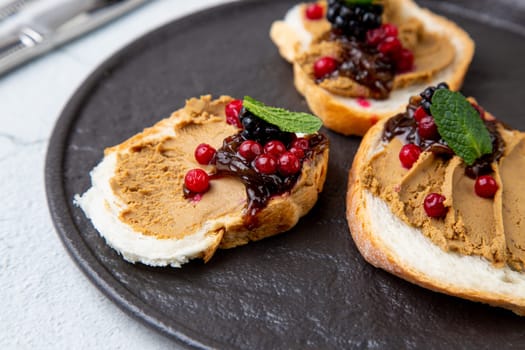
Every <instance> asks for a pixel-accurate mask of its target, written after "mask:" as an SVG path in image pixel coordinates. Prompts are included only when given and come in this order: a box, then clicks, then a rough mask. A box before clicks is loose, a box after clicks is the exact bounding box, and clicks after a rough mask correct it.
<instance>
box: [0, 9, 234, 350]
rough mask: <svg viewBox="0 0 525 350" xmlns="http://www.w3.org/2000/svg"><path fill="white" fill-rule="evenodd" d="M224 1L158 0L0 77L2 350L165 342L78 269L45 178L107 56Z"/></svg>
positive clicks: (124, 346)
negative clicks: (76, 98) (72, 112)
mask: <svg viewBox="0 0 525 350" xmlns="http://www.w3.org/2000/svg"><path fill="white" fill-rule="evenodd" d="M227 1H228V0H192V1H182V0H156V1H149V2H148V3H147V4H146V5H144V6H143V7H141V8H139V9H138V10H136V11H134V12H132V13H130V14H128V15H126V16H124V17H122V18H120V19H117V20H116V21H114V22H113V23H111V24H109V25H107V26H105V27H103V28H100V29H98V30H96V31H94V32H92V33H90V34H88V35H87V36H84V37H83V38H80V39H78V40H76V41H74V42H72V43H69V44H68V45H66V46H63V47H61V48H60V49H58V50H55V51H53V52H51V53H49V54H47V55H46V56H44V57H41V58H39V59H37V60H35V61H33V62H31V63H29V64H27V65H25V66H23V67H21V68H20V69H18V70H16V71H14V72H12V73H10V74H8V75H6V76H3V77H0V106H1V108H2V112H1V115H0V121H1V125H2V126H1V128H0V193H2V196H3V198H2V201H1V204H0V283H1V288H0V306H1V307H0V324H2V329H1V330H0V349H128V350H132V349H167V348H173V347H174V346H175V345H174V343H173V342H172V341H171V340H170V339H168V338H166V337H165V336H163V335H161V334H159V333H157V332H155V331H154V330H151V329H149V328H147V327H146V326H144V325H143V324H142V323H140V322H138V321H137V320H135V319H133V318H131V317H129V316H128V315H127V314H125V313H124V312H123V311H121V310H120V309H119V308H118V307H117V306H116V305H114V304H113V303H112V302H111V301H110V300H109V299H107V298H106V297H105V296H104V295H103V294H102V293H101V292H100V291H99V290H98V289H97V288H96V287H95V286H94V285H92V284H91V282H90V281H89V280H88V279H87V277H86V276H84V274H83V273H82V272H81V271H80V270H79V269H78V268H77V267H76V265H75V263H74V262H73V260H72V259H71V258H70V257H69V256H68V253H67V252H66V250H65V249H64V247H63V246H62V243H61V242H60V239H59V237H58V235H57V234H56V233H55V230H54V228H53V223H52V221H51V218H50V216H49V211H48V207H47V200H46V194H45V186H44V165H45V164H44V163H45V154H46V149H47V145H48V142H49V138H50V135H51V133H52V130H53V127H54V124H55V122H56V120H57V119H58V117H59V115H60V112H61V110H62V108H63V107H64V106H65V104H66V103H67V101H68V99H69V98H70V97H71V96H72V94H73V93H74V91H75V90H76V89H77V88H78V87H79V86H80V84H81V83H82V82H83V81H84V79H85V78H86V77H87V76H88V75H89V74H90V73H91V72H92V71H93V70H94V69H95V68H96V67H97V66H98V65H99V64H100V63H102V62H103V61H104V60H105V59H106V58H108V57H109V56H110V55H111V54H113V53H114V52H115V51H117V50H118V49H120V48H122V47H123V46H125V45H126V44H128V43H130V42H131V41H133V40H134V39H136V38H137V37H139V36H141V35H142V34H144V33H147V32H149V31H151V30H152V29H154V28H157V27H159V26H161V25H162V24H165V23H167V22H169V21H172V20H174V19H177V18H180V17H182V16H184V15H187V14H189V13H191V12H194V11H198V10H200V9H203V8H206V7H209V6H213V5H217V4H220V3H225V2H227Z"/></svg>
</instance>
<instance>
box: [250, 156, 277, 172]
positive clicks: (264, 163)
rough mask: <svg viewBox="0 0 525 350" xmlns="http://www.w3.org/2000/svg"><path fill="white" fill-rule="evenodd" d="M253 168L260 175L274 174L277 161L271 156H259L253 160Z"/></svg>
mask: <svg viewBox="0 0 525 350" xmlns="http://www.w3.org/2000/svg"><path fill="white" fill-rule="evenodd" d="M254 166H255V169H256V170H257V171H258V172H260V173H261V174H267V175H271V174H275V172H276V171H277V160H276V159H275V157H274V156H272V155H271V154H261V155H258V156H257V157H256V158H255V161H254Z"/></svg>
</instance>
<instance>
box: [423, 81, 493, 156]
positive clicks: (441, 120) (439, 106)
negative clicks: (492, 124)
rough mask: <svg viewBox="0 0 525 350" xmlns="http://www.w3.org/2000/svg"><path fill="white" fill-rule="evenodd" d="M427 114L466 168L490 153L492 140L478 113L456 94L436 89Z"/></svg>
mask: <svg viewBox="0 0 525 350" xmlns="http://www.w3.org/2000/svg"><path fill="white" fill-rule="evenodd" d="M430 112H431V113H432V116H433V117H434V120H435V122H436V125H437V127H438V131H439V134H440V135H441V137H442V138H443V139H444V140H445V141H446V142H447V144H448V145H449V146H450V148H452V150H453V151H454V153H456V154H457V155H458V156H459V157H461V158H462V159H463V160H464V161H465V163H467V165H472V164H473V163H474V161H475V160H476V159H478V158H479V157H481V156H482V155H484V154H490V153H492V141H491V140H490V134H489V131H488V130H487V127H486V126H485V124H484V123H483V121H482V120H481V118H480V117H479V113H478V112H477V111H476V110H475V109H474V107H472V105H471V104H470V102H468V101H467V99H466V98H465V96H463V95H462V94H460V93H459V92H453V91H450V90H447V89H438V90H436V92H435V93H434V95H433V97H432V105H431V107H430Z"/></svg>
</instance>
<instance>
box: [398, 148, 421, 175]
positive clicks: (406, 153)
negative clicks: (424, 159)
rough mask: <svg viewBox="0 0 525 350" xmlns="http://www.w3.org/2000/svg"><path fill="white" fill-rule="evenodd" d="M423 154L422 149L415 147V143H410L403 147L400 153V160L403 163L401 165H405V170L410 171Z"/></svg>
mask: <svg viewBox="0 0 525 350" xmlns="http://www.w3.org/2000/svg"><path fill="white" fill-rule="evenodd" d="M420 154H421V148H419V147H418V146H417V145H414V144H413V143H409V144H406V145H404V146H403V147H401V151H399V160H400V161H401V165H403V167H404V168H406V169H410V168H412V165H414V163H415V162H416V161H417V160H418V159H419V155H420Z"/></svg>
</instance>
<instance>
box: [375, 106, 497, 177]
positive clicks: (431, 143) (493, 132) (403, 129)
mask: <svg viewBox="0 0 525 350" xmlns="http://www.w3.org/2000/svg"><path fill="white" fill-rule="evenodd" d="M418 107H419V100H418V99H417V98H416V99H411V101H410V104H409V105H408V107H407V110H406V111H405V113H399V114H398V115H396V116H394V117H392V118H390V119H389V120H388V121H387V122H386V124H385V127H384V129H383V140H384V141H390V140H392V139H393V138H394V137H399V138H400V139H401V140H402V141H403V143H404V144H407V143H413V144H415V145H417V146H419V147H420V148H421V149H422V150H423V151H431V152H433V153H434V154H438V155H440V156H442V157H446V158H450V157H452V156H453V155H454V152H453V151H452V149H451V148H450V147H449V146H448V145H447V143H446V142H445V140H443V139H442V138H439V139H437V140H430V139H423V138H421V137H420V135H419V133H418V132H417V123H416V120H415V119H414V112H415V110H416V109H417V108H418ZM483 122H484V123H485V125H486V126H487V128H488V130H489V134H490V138H491V140H492V153H490V154H487V155H484V156H483V157H481V158H479V159H477V160H476V161H475V162H474V164H472V165H471V166H468V167H467V168H466V169H465V174H466V175H467V176H468V177H470V178H473V179H475V178H476V177H478V176H480V175H484V174H490V173H491V172H492V167H491V163H492V162H494V161H498V160H499V159H500V158H501V156H502V155H503V152H504V150H505V142H504V141H503V139H502V137H501V135H500V133H499V132H498V129H497V125H498V124H499V122H498V121H496V120H483Z"/></svg>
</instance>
